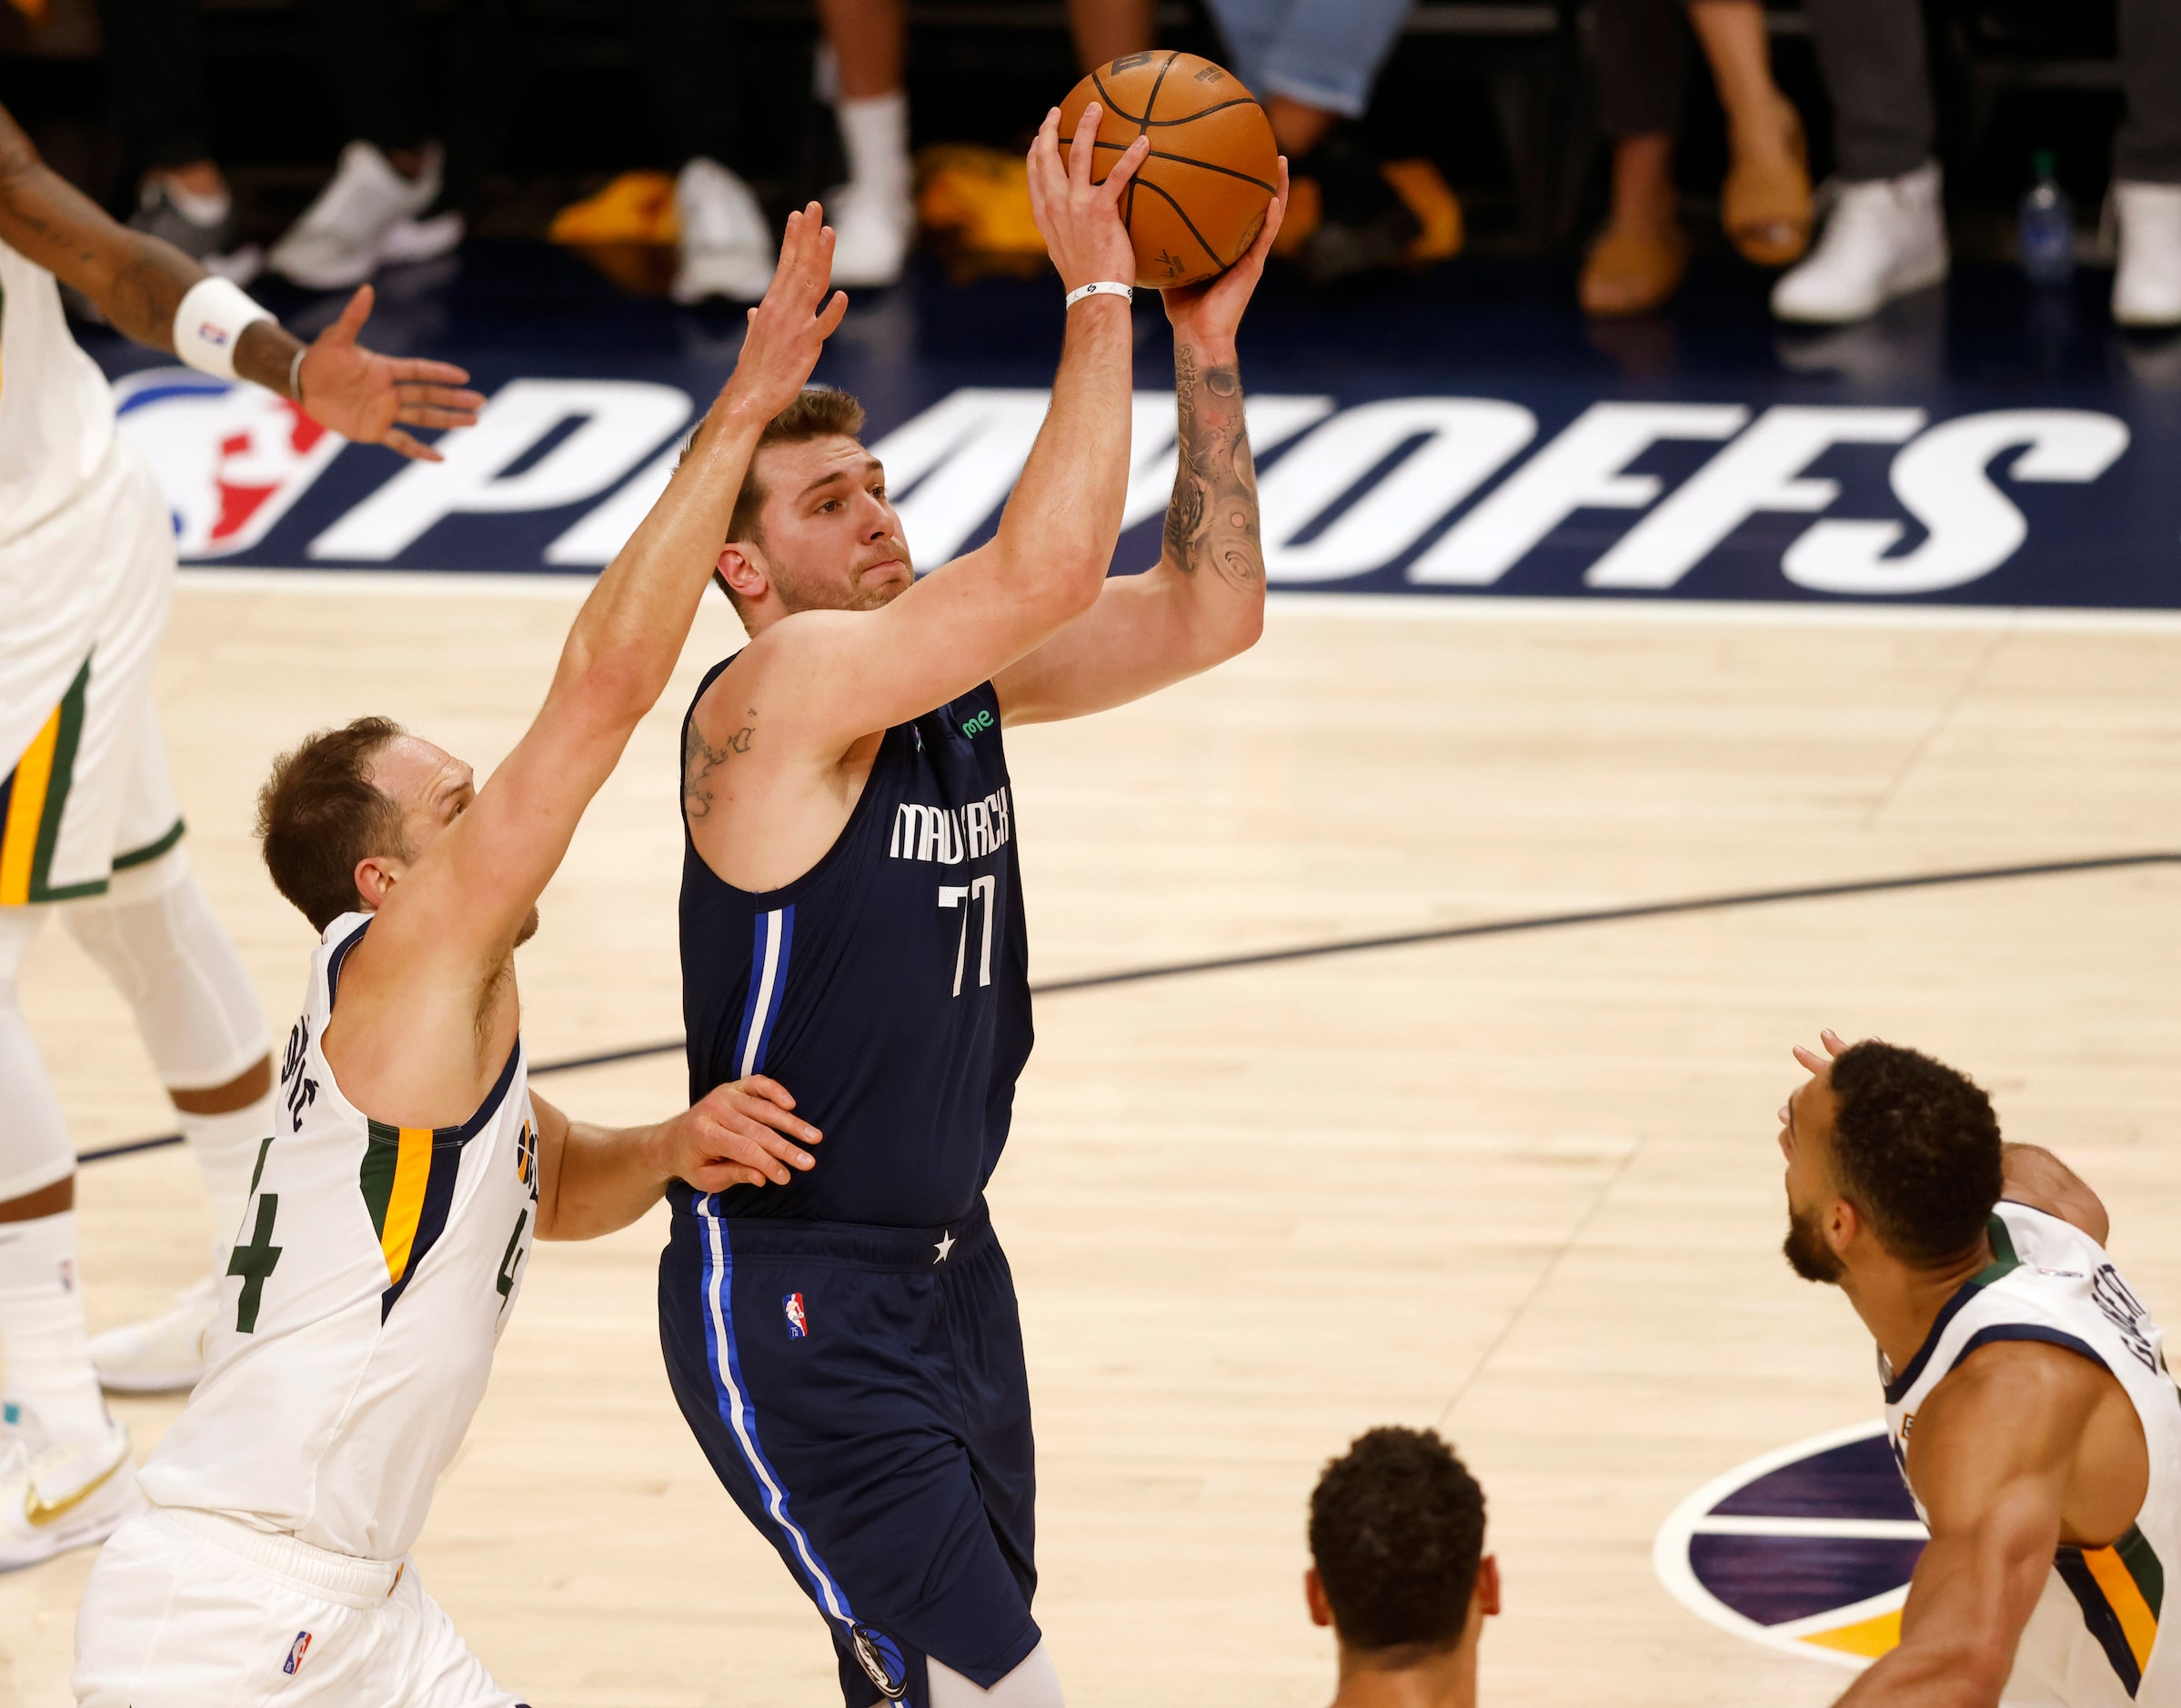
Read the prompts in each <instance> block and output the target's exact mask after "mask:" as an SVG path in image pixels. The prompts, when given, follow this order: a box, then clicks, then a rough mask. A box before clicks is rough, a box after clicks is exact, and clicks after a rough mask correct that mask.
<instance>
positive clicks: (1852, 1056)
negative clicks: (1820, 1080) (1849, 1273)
mask: <svg viewBox="0 0 2181 1708" xmlns="http://www.w3.org/2000/svg"><path fill="white" fill-rule="evenodd" d="M1831 1077H1832V1084H1833V1096H1834V1102H1835V1109H1834V1115H1833V1142H1832V1160H1833V1177H1834V1182H1835V1183H1836V1184H1837V1185H1838V1186H1839V1187H1840V1189H1841V1191H1842V1192H1843V1193H1844V1195H1845V1196H1846V1197H1847V1198H1849V1199H1850V1200H1851V1201H1853V1202H1854V1204H1855V1205H1856V1207H1857V1208H1858V1209H1860V1210H1861V1211H1864V1214H1865V1215H1867V1216H1869V1218H1870V1220H1871V1227H1872V1229H1873V1231H1875V1232H1876V1234H1877V1236H1878V1240H1879V1242H1880V1243H1881V1244H1883V1245H1884V1246H1885V1249H1886V1250H1887V1251H1891V1252H1892V1253H1893V1254H1894V1255H1895V1257H1897V1258H1899V1259H1901V1261H1903V1262H1905V1263H1914V1264H1917V1265H1920V1266H1935V1265H1937V1264H1941V1263H1945V1262H1946V1261H1948V1260H1950V1259H1953V1258H1957V1257H1959V1256H1960V1255H1961V1254H1962V1253H1963V1252H1964V1251H1967V1250H1968V1249H1969V1248H1970V1247H1971V1246H1973V1245H1975V1243H1976V1238H1977V1236H1978V1235H1979V1234H1981V1233H1982V1232H1983V1231H1984V1229H1985V1220H1986V1219H1987V1218H1988V1217H1989V1216H1990V1215H1991V1213H1992V1206H1993V1205H1995V1204H1996V1203H1997V1202H1998V1201H1999V1192H2000V1163H1999V1117H1998V1116H1997V1115H1995V1113H1993V1110H1992V1100H1991V1099H1990V1098H1988V1097H1986V1096H1985V1093H1984V1090H1982V1088H1981V1087H1979V1086H1978V1085H1977V1084H1976V1083H1975V1081H1974V1080H1970V1079H1969V1078H1968V1076H1967V1075H1965V1074H1962V1073H1957V1072H1955V1070H1953V1069H1952V1068H1949V1067H1948V1066H1946V1064H1945V1062H1943V1061H1934V1060H1932V1059H1931V1058H1930V1057H1929V1056H1926V1055H1923V1054H1921V1053H1920V1052H1918V1051H1916V1050H1904V1049H1902V1048H1901V1047H1900V1046H1898V1045H1896V1044H1882V1043H1877V1042H1864V1043H1860V1044H1856V1045H1854V1046H1853V1047H1852V1048H1850V1049H1849V1050H1845V1051H1844V1052H1843V1053H1842V1054H1841V1055H1840V1057H1839V1058H1838V1059H1837V1060H1834V1063H1833V1072H1832V1076H1831Z"/></svg>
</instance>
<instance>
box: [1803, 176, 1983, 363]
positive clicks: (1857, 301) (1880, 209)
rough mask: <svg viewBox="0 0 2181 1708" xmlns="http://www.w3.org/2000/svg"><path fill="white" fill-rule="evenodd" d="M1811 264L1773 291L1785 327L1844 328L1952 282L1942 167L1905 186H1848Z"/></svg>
mask: <svg viewBox="0 0 2181 1708" xmlns="http://www.w3.org/2000/svg"><path fill="white" fill-rule="evenodd" d="M1838 195H1839V199H1838V200H1837V201H1836V202H1835V203H1834V207H1833V216H1832V217H1831V218H1830V219H1828V220H1827V221H1826V222H1825V231H1824V236H1822V237H1820V238H1819V239H1818V241H1817V246H1816V247H1815V248H1814V249H1813V250H1812V251H1811V252H1810V256H1809V258H1808V259H1806V260H1804V262H1803V263H1802V265H1801V266H1797V267H1795V268H1794V270H1793V271H1791V272H1789V273H1788V274H1787V275H1786V276H1784V277H1783V278H1782V279H1781V280H1780V282H1779V283H1778V284H1777V285H1774V286H1773V287H1772V312H1773V313H1774V314H1775V315H1777V316H1779V317H1780V318H1781V319H1782V320H1801V321H1806V322H1810V323H1813V324H1815V325H1818V326H1844V325H1846V324H1847V323H1848V322H1849V321H1851V320H1866V319H1868V318H1869V317H1870V316H1873V315H1874V314H1876V313H1877V312H1878V311H1879V310H1880V309H1881V308H1883V307H1885V305H1886V304H1887V303H1889V302H1891V301H1893V299H1894V298H1895V297H1896V296H1907V295H1908V294H1909V293H1910V292H1911V291H1920V290H1922V289H1924V288H1925V286H1931V285H1935V284H1937V283H1938V282H1939V281H1940V280H1941V279H1943V278H1945V276H1946V224H1945V215H1944V211H1943V210H1942V209H1941V207H1940V206H1939V169H1938V166H1937V165H1936V163H1935V162H1931V163H1926V164H1925V165H1924V166H1918V167H1917V168H1916V169H1915V171H1914V172H1910V173H1907V174H1905V175H1904V176H1900V177H1897V178H1877V179H1874V180H1872V181H1871V182H1869V183H1865V184H1843V185H1841V186H1839V189H1838Z"/></svg>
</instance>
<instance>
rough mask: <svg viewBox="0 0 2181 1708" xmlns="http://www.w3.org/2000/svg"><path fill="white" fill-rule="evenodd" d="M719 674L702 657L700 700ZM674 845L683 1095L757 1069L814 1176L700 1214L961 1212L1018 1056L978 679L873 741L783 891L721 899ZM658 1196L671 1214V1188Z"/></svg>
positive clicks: (1007, 819) (1002, 841)
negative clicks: (802, 1134) (832, 830)
mask: <svg viewBox="0 0 2181 1708" xmlns="http://www.w3.org/2000/svg"><path fill="white" fill-rule="evenodd" d="M725 668H727V666H726V665H725V664H719V665H716V666H714V667H713V668H712V670H711V672H710V673H709V675H708V676H707V677H706V678H705V679H704V683H703V685H702V686H701V687H699V689H698V696H699V698H702V697H703V694H704V690H705V688H709V687H710V686H711V684H712V681H713V679H714V678H717V677H718V676H719V672H720V671H721V670H724V669H725ZM694 709H695V708H694V706H692V708H691V710H692V713H693V712H694ZM683 733H684V736H685V738H686V737H687V733H688V725H687V720H686V719H685V720H684V726H683ZM683 839H684V852H683V861H682V880H681V981H682V1012H683V1018H684V1020H685V1021H686V1022H687V1024H688V1055H689V1091H690V1100H691V1101H692V1102H694V1101H695V1100H698V1099H699V1098H701V1097H703V1096H704V1095H705V1094H706V1093H707V1092H709V1091H710V1090H712V1089H713V1088H714V1087H715V1086H718V1085H721V1084H724V1083H726V1082H727V1081H729V1080H736V1079H740V1078H741V1077H743V1076H744V1075H746V1074H750V1073H765V1074H769V1075H770V1076H771V1077H772V1078H773V1079H776V1080H779V1082H780V1083H781V1084H782V1085H784V1086H786V1087H787V1088H788V1090H789V1091H790V1092H791V1093H792V1094H793V1095H794V1097H795V1100H796V1110H795V1112H796V1113H797V1114H799V1115H800V1116H802V1117H803V1118H804V1119H805V1120H809V1122H811V1123H812V1124H813V1125H814V1126H816V1127H817V1128H818V1129H819V1130H820V1131H821V1132H823V1133H824V1134H825V1143H824V1144H822V1145H820V1146H819V1148H818V1150H817V1153H816V1154H817V1157H818V1165H817V1167H815V1168H813V1169H811V1170H808V1171H807V1172H803V1173H798V1174H795V1175H793V1176H792V1177H791V1178H790V1179H789V1182H788V1184H787V1185H785V1186H764V1187H756V1186H739V1187H736V1188H734V1189H733V1190H732V1191H726V1192H721V1193H719V1195H718V1203H717V1213H719V1214H721V1215H726V1216H786V1217H798V1218H801V1219H805V1220H809V1221H837V1222H838V1221H845V1222H862V1223H877V1224H881V1225H886V1226H891V1227H910V1228H935V1227H940V1226H943V1225H944V1224H946V1223H948V1222H951V1221H960V1219H961V1218H962V1217H963V1216H964V1215H966V1214H967V1213H968V1212H969V1211H970V1210H971V1209H972V1208H973V1207H974V1206H975V1205H976V1203H977V1201H978V1199H979V1195H980V1193H981V1192H982V1191H983V1190H984V1183H985V1181H987V1180H989V1179H990V1177H991V1173H992V1170H993V1168H994V1167H995V1166H996V1165H997V1164H998V1163H999V1160H1000V1149H1001V1147H1002V1146H1004V1145H1005V1144H1006V1142H1007V1134H1008V1127H1009V1123H1010V1120H1011V1119H1012V1116H1013V1112H1014V1100H1015V1080H1016V1078H1017V1077H1018V1076H1019V1075H1020V1073H1021V1071H1022V1065H1023V1063H1024V1062H1025V1061H1027V1060H1029V1059H1030V976H1029V949H1028V948H1027V945H1026V944H1025V942H1024V939H1023V928H1022V896H1021V884H1020V869H1019V868H1018V866H1017V863H1016V859H1015V815H1014V797H1013V792H1012V790H1011V789H1010V785H1009V781H1008V774H1007V755H1006V751H1005V749H1003V748H1002V747H1001V745H1000V702H999V697H998V696H997V695H996V694H995V693H994V692H993V690H992V685H991V684H990V683H989V682H987V683H985V684H984V685H983V686H982V687H980V688H972V689H971V690H970V692H969V693H967V694H965V695H963V696H962V697H961V698H960V699H958V700H955V701H953V702H951V703H950V704H949V705H946V706H942V707H940V708H938V709H937V710H936V711H931V712H927V713H926V714H925V715H924V716H923V717H921V718H916V719H915V720H914V721H913V722H910V723H906V724H900V725H897V726H896V727H895V728H891V729H889V730H888V731H887V732H886V734H885V736H884V737H883V738H881V740H880V742H879V754H878V757H877V758H876V759H874V760H872V762H871V769H870V776H869V779H867V780H866V781H865V783H864V786H863V793H862V795H861V796H860V797H859V799H858V800H857V802H856V806H855V809H854V811H852V812H851V813H850V814H849V821H848V824H847V826H846V827H845V828H844V829H842V830H841V832H840V836H839V839H837V840H836V841H835V842H834V844H833V846H832V847H831V848H830V849H828V850H827V851H826V853H825V856H824V857H823V858H822V859H819V862H818V864H817V865H815V866H813V867H812V868H811V869H809V871H808V872H805V873H804V874H803V875H802V876H801V877H800V878H799V879H796V880H795V881H794V882H793V883H791V884H789V885H786V886H785V887H783V888H781V889H774V890H770V891H768V892H766V893H764V894H753V893H751V892H750V891H748V890H743V889H735V888H734V887H733V886H732V885H730V884H728V883H725V882H723V881H722V880H721V879H719V875H718V874H717V873H715V872H714V871H713V870H712V869H711V868H710V867H709V866H707V865H706V864H705V862H704V857H703V856H702V855H700V854H699V853H698V851H697V848H696V845H695V843H694V842H693V841H690V840H689V839H688V825H687V823H686V821H685V823H684V825H683ZM669 1196H670V1197H671V1198H672V1199H673V1201H674V1203H675V1207H676V1208H677V1209H678V1210H687V1209H688V1208H689V1205H690V1201H691V1194H690V1192H689V1190H688V1188H687V1187H686V1186H681V1185H677V1186H675V1187H673V1188H672V1189H670V1192H669Z"/></svg>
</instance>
